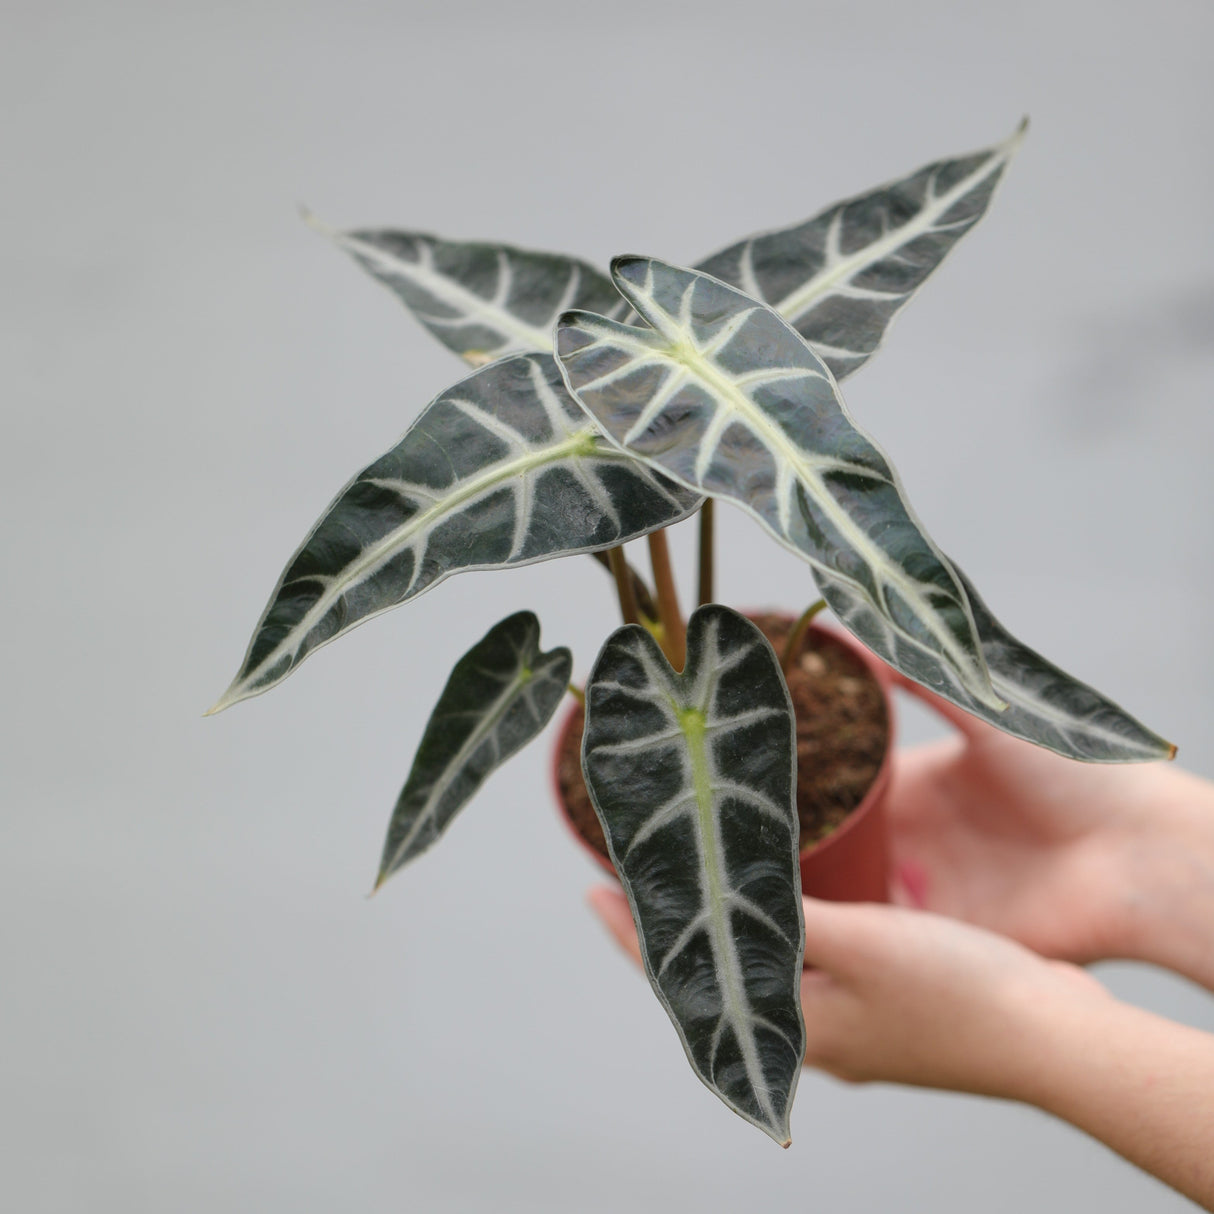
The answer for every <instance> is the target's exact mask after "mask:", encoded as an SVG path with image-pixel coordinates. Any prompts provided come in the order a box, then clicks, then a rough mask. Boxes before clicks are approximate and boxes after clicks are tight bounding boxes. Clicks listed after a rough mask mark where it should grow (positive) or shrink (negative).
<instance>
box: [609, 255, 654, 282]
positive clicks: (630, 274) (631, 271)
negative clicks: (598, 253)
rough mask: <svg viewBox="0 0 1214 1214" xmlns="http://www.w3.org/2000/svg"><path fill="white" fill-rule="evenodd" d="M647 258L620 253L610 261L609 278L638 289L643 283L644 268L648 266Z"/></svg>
mask: <svg viewBox="0 0 1214 1214" xmlns="http://www.w3.org/2000/svg"><path fill="white" fill-rule="evenodd" d="M649 261H650V259H649V258H648V257H638V256H637V255H636V254H635V253H621V254H620V256H619V257H613V258H612V259H611V277H612V278H615V279H620V278H622V279H623V280H624V281H625V282H627V283H630V284H632V286H634V287H639V286H640V285H641V284H642V283H643V282H644V281H645V268H646V266H647V265H648V264H649Z"/></svg>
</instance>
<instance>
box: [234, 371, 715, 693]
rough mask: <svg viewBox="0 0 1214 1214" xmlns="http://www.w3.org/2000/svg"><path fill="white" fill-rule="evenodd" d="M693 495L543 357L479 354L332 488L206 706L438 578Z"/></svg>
mask: <svg viewBox="0 0 1214 1214" xmlns="http://www.w3.org/2000/svg"><path fill="white" fill-rule="evenodd" d="M699 502H700V498H699V496H698V495H697V494H694V493H690V492H688V491H687V490H686V489H683V488H681V487H680V486H678V485H675V484H673V483H672V482H671V481H669V480H668V479H667V478H665V477H664V476H662V475H661V474H655V473H654V472H653V471H651V470H650V469H648V468H646V467H644V466H643V465H641V464H639V463H638V462H637V461H636V460H634V459H632V458H631V457H629V456H627V455H624V454H622V453H620V452H619V451H617V450H616V449H615V447H614V446H612V445H611V444H610V443H608V442H607V441H606V440H605V439H604V438H603V437H602V436H601V435H600V434H599V433H598V431H597V428H596V427H595V426H594V424H593V423H592V422H591V421H590V420H589V419H588V418H587V417H586V416H585V414H584V413H583V412H582V410H581V409H580V408H579V407H578V405H577V404H576V402H575V401H574V400H573V399H572V397H571V396H570V395H569V393H568V391H567V390H566V388H565V386H564V384H563V382H562V380H561V375H560V372H559V370H558V368H557V366H556V363H555V361H554V359H553V358H552V356H551V355H542V354H540V355H519V356H516V357H514V358H510V359H505V360H502V361H500V362H497V363H494V364H493V365H491V366H488V367H485V368H483V369H482V370H480V371H477V372H475V373H473V374H472V375H469V376H468V377H467V378H466V379H463V380H461V381H460V382H459V383H457V384H455V385H454V386H453V387H451V388H449V389H447V391H446V392H443V393H441V394H440V395H439V396H438V397H437V398H436V399H435V400H434V401H433V402H431V404H430V405H428V406H427V407H426V409H425V410H424V411H423V413H422V415H421V416H420V417H419V418H418V419H417V421H416V422H415V423H414V424H413V426H412V427H410V429H409V431H408V432H407V433H406V434H405V436H404V437H403V438H402V439H401V440H400V442H399V443H398V444H397V445H396V446H395V447H393V448H392V450H391V451H389V452H387V454H385V455H384V456H382V457H381V458H380V459H378V460H376V461H375V463H373V464H371V465H370V466H369V467H367V468H365V469H364V470H363V471H362V472H360V473H359V474H358V476H356V477H355V478H354V480H352V481H351V482H350V484H349V485H347V486H346V488H345V489H343V490H342V491H341V493H340V494H338V496H337V498H336V499H335V500H334V501H333V503H332V504H331V505H330V506H329V508H328V509H327V510H326V511H325V513H324V514H323V515H322V516H321V518H320V520H319V522H318V523H317V524H316V525H315V527H314V528H313V529H312V531H311V533H310V534H309V535H308V537H307V538H306V539H305V540H304V542H303V544H302V545H301V546H300V548H299V549H298V550H297V551H296V553H295V555H294V556H293V557H292V558H291V561H290V563H289V564H288V565H287V568H286V570H285V572H284V573H283V575H282V577H281V579H280V580H279V583H278V586H277V587H276V589H275V591H274V593H273V595H272V596H271V598H270V602H269V605H268V606H267V607H266V610H265V612H264V613H263V615H262V617H261V620H260V621H259V623H258V625H257V627H256V629H255V631H254V634H253V640H252V642H251V644H250V646H249V650H248V653H247V654H246V655H245V660H244V662H243V663H242V665H241V668H240V671H239V673H238V674H237V676H236V679H235V680H234V682H233V683H232V686H231V687H230V688H229V690H228V691H227V693H226V694H225V695H224V696H223V698H222V699H221V700H220V701H219V703H218V704H216V705H215V707H214V708H213V709H212V710H211V711H212V712H217V711H219V709H221V708H226V707H227V706H228V705H230V704H234V703H236V702H237V701H239V700H243V699H246V698H248V697H249V696H252V695H257V694H259V693H260V692H263V691H265V690H267V689H268V688H270V687H272V686H273V685H274V684H275V683H278V682H280V681H281V680H282V679H284V678H285V677H286V676H287V675H288V674H289V673H290V672H291V671H292V670H294V669H295V667H296V666H298V665H299V663H300V662H301V661H303V659H304V658H305V657H306V656H307V655H308V654H309V653H311V652H312V651H313V650H315V649H317V648H318V647H319V646H321V645H324V644H327V643H328V642H329V641H332V640H334V639H335V638H337V637H338V636H340V635H342V633H344V632H346V631H348V630H349V629H350V628H353V627H354V626H355V625H357V624H359V623H361V622H362V621H364V620H366V619H369V618H370V617H371V616H374V615H377V614H379V613H380V612H383V611H387V610H388V609H389V608H391V607H395V606H397V605H399V604H401V603H404V602H406V601H407V600H409V599H411V598H414V597H415V596H416V595H418V594H421V593H422V591H424V590H427V589H429V588H430V587H431V586H434V585H436V584H437V583H438V582H440V581H442V580H443V579H444V578H446V577H448V576H450V575H451V574H454V573H459V572H462V571H465V570H471V569H501V568H506V567H509V566H514V565H527V564H531V563H534V562H536V561H542V560H548V559H551V558H553V557H558V556H565V555H568V554H571V553H578V552H591V551H594V550H596V549H600V548H610V547H614V546H615V545H617V544H620V543H623V542H624V541H625V540H629V539H633V538H635V537H637V536H640V535H645V534H646V533H648V532H650V531H653V530H655V529H656V528H658V527H665V526H667V525H669V524H671V523H674V522H678V521H679V520H680V519H682V518H685V517H686V516H687V515H689V514H691V513H692V512H693V511H694V510H695V509H696V508H697V506H698V505H699Z"/></svg>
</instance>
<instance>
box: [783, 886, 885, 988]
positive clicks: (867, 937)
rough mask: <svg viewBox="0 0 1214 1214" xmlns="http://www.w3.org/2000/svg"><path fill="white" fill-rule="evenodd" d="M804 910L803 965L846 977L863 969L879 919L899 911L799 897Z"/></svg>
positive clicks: (869, 904)
mask: <svg viewBox="0 0 1214 1214" xmlns="http://www.w3.org/2000/svg"><path fill="white" fill-rule="evenodd" d="M801 902H802V905H803V908H804V911H805V965H806V967H807V968H809V969H820V970H825V971H826V972H827V973H829V974H834V975H837V976H840V977H842V976H846V975H847V974H850V973H852V972H853V971H855V970H856V969H858V968H862V966H863V958H864V956H865V954H866V953H867V952H868V951H869V949H870V947H871V941H872V936H873V929H874V927H875V926H876V920H877V918H878V917H888V916H890V915H895V914H897V913H898V912H897V911H896V910H895V909H894V908H893V907H890V906H882V905H878V904H876V903H868V902H827V901H825V900H824V899H821V898H802V899H801Z"/></svg>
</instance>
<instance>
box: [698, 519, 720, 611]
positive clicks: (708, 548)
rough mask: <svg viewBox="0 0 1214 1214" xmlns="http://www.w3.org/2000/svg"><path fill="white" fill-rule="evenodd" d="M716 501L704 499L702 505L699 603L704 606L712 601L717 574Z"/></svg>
mask: <svg viewBox="0 0 1214 1214" xmlns="http://www.w3.org/2000/svg"><path fill="white" fill-rule="evenodd" d="M713 511H714V503H713V500H712V498H710V497H708V498H705V499H704V504H703V505H702V506H701V507H700V587H699V596H698V598H697V603H698V605H699V606H701V607H703V606H704V604H705V603H711V602H712V583H713V577H714V574H715V564H716V562H715V560H714V557H715V552H714V547H713V545H714V539H715V530H716V529H715V527H714V526H713V524H714V522H715V521H716V520H715V518H714V516H713Z"/></svg>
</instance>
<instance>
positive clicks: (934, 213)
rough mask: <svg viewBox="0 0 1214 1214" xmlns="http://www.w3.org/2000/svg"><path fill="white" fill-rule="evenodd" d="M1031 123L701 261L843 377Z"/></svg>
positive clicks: (961, 227) (977, 213) (951, 240)
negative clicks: (783, 322)
mask: <svg viewBox="0 0 1214 1214" xmlns="http://www.w3.org/2000/svg"><path fill="white" fill-rule="evenodd" d="M1027 126H1028V123H1027V121H1026V122H1023V123H1021V125H1020V127H1019V129H1018V130H1017V131H1016V132H1015V134H1014V135H1012V137H1011V138H1010V139H1008V140H1007V141H1006V142H1005V143H1001V144H999V145H998V146H997V147H993V148H988V149H986V150H985V151H981V152H973V153H971V154H969V155H966V156H958V157H954V158H952V159H948V160H937V161H935V162H934V163H932V164H929V165H925V166H924V167H923V168H921V169H918V170H916V171H915V172H914V173H911V174H910V176H908V177H903V178H901V179H900V180H898V181H891V182H889V183H887V184H886V185H882V186H878V187H877V188H876V189H874V190H869V191H868V192H867V193H864V194H857V195H856V196H855V197H854V198H848V199H845V200H844V201H843V202H837V203H835V204H834V206H831V207H827V208H826V210H824V211H822V212H820V213H819V214H817V215H815V216H814V217H813V218H812V219H808V220H806V221H805V222H804V223H801V224H797V225H796V226H794V227H790V228H781V229H779V230H778V231H774V232H764V233H761V234H759V235H757V236H752V237H750V238H749V239H748V240H742V241H739V242H738V243H737V244H734V245H730V247H729V248H727V249H723V250H722V251H721V252H720V253H715V254H713V256H712V257H709V258H707V259H705V260H704V261H701V262H699V263H698V265H697V266H696V269H698V270H702V271H703V272H704V273H706V274H711V275H713V277H715V278H720V279H722V280H723V281H724V282H727V283H729V284H731V285H732V286H735V287H738V288H740V289H741V290H743V291H745V292H746V294H747V295H750V296H753V297H754V298H755V299H758V300H762V301H763V302H764V303H766V304H770V305H771V307H773V308H774V309H775V310H776V311H777V312H779V313H780V315H781V316H783V317H784V318H785V319H787V320H788V321H789V322H790V323H791V324H792V326H793V327H794V328H795V329H796V330H797V332H798V333H800V334H801V336H802V337H804V338H805V340H806V341H807V342H809V343H810V345H811V346H813V348H814V350H815V351H816V352H817V353H818V354H819V355H820V356H821V358H822V360H823V361H824V362H825V363H826V365H827V366H828V367H830V369H831V371H832V372H834V375H835V378H836V379H843V378H844V376H846V375H850V374H851V372H853V371H855V370H856V369H857V368H859V367H861V366H863V365H864V363H865V362H867V361H868V359H869V358H871V357H872V355H873V354H874V353H876V350H877V347H878V346H879V345H880V344H881V340H882V338H883V337H884V335H885V331H886V329H888V328H889V325H890V322H891V321H892V320H893V318H894V317H895V316H896V315H897V314H898V312H899V311H901V309H902V307H903V305H904V304H905V303H906V302H907V300H909V299H910V297H911V296H912V295H913V294H914V293H915V291H917V290H918V289H919V287H920V286H921V285H922V284H923V282H924V280H925V279H926V278H927V277H928V275H929V274H931V273H932V271H933V270H935V268H936V267H937V266H938V265H939V264H940V263H941V262H942V261H943V260H944V258H945V257H946V256H947V254H948V253H949V252H950V250H951V249H952V247H953V246H954V245H955V244H956V243H957V242H958V241H959V240H960V239H961V237H962V236H964V235H965V234H966V232H968V231H969V230H970V228H972V227H973V226H974V224H976V223H977V222H978V220H979V219H981V218H982V216H983V215H984V214H985V213H986V209H987V207H988V206H989V205H990V201H991V198H992V196H993V195H994V192H995V187H996V186H997V185H998V183H999V179H1000V178H1001V177H1002V176H1003V170H1004V169H1005V168H1006V167H1007V165H1008V162H1009V161H1010V160H1011V158H1012V156H1013V155H1014V153H1015V152H1016V149H1017V148H1018V147H1019V146H1020V143H1021V141H1022V139H1023V138H1024V132H1025V130H1026V128H1027ZM592 310H593V309H592Z"/></svg>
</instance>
